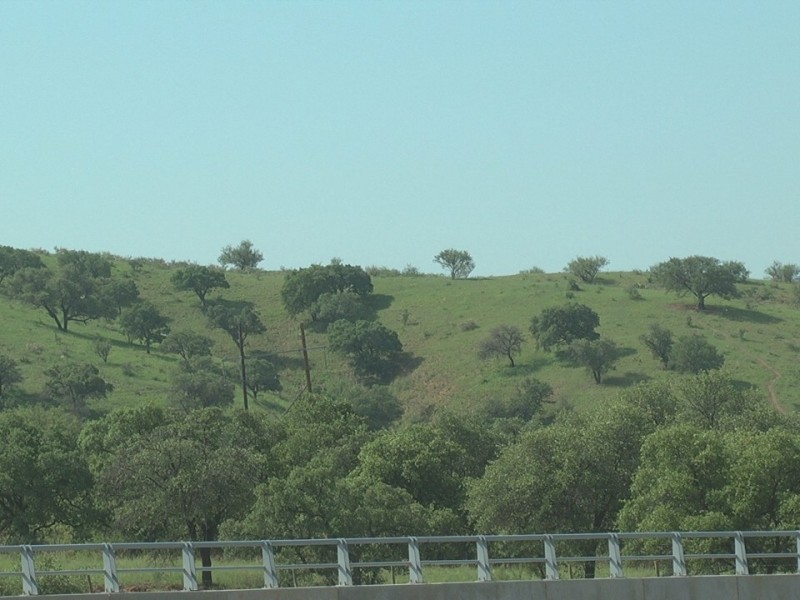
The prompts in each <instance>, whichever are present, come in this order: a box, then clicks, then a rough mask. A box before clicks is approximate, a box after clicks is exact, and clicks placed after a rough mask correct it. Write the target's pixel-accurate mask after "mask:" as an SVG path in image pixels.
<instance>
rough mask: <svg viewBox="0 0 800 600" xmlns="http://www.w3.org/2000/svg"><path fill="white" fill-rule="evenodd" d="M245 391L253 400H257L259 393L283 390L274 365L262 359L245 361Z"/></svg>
mask: <svg viewBox="0 0 800 600" xmlns="http://www.w3.org/2000/svg"><path fill="white" fill-rule="evenodd" d="M247 389H248V390H250V393H251V394H252V395H253V400H258V394H259V393H260V392H265V391H273V392H277V391H280V390H281V389H283V388H282V387H281V381H280V378H279V376H278V368H277V367H276V366H275V364H274V363H272V362H271V361H269V360H266V359H264V358H249V359H247Z"/></svg>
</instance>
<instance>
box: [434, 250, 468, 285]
mask: <svg viewBox="0 0 800 600" xmlns="http://www.w3.org/2000/svg"><path fill="white" fill-rule="evenodd" d="M433 262H435V263H437V264H439V265H440V266H441V267H442V268H443V269H445V270H447V271H450V279H466V278H467V277H469V274H470V273H472V271H473V269H475V261H474V260H472V256H471V255H470V253H469V252H467V251H466V250H456V249H455V248H448V249H447V250H442V251H441V252H439V254H437V255H436V256H434V257H433Z"/></svg>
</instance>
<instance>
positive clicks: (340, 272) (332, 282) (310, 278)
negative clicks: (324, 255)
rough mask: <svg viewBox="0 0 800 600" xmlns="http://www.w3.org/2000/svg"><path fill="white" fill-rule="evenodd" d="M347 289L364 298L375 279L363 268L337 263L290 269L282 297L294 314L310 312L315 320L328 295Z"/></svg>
mask: <svg viewBox="0 0 800 600" xmlns="http://www.w3.org/2000/svg"><path fill="white" fill-rule="evenodd" d="M344 292H351V293H353V294H356V295H357V296H358V297H359V298H362V299H363V298H365V297H367V296H368V295H369V294H371V293H372V279H371V278H370V276H369V274H368V273H367V272H366V271H364V269H362V268H361V267H356V266H353V265H343V264H341V263H338V262H334V263H331V264H329V265H325V266H323V265H311V266H310V267H307V268H304V269H295V270H292V271H289V272H287V273H286V276H285V278H284V280H283V286H282V287H281V300H283V305H284V306H285V307H286V310H287V311H288V313H289V314H290V315H292V316H295V315H298V314H300V313H302V312H305V311H309V313H310V316H311V320H312V321H313V320H316V319H317V310H319V309H320V308H321V307H320V306H319V305H318V304H317V303H318V301H319V300H320V298H321V297H322V296H323V295H324V294H337V293H344Z"/></svg>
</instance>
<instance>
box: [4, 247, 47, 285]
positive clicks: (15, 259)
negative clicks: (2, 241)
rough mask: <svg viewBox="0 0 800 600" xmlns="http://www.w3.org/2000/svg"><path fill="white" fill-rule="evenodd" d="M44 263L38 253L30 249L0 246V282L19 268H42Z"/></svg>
mask: <svg viewBox="0 0 800 600" xmlns="http://www.w3.org/2000/svg"><path fill="white" fill-rule="evenodd" d="M42 268H44V263H43V262H42V259H41V258H39V255H38V254H36V253H34V252H31V251H30V250H18V249H17V248H12V247H11V246H0V283H3V280H4V279H5V278H6V277H11V276H12V275H14V273H16V272H17V271H19V270H21V269H42Z"/></svg>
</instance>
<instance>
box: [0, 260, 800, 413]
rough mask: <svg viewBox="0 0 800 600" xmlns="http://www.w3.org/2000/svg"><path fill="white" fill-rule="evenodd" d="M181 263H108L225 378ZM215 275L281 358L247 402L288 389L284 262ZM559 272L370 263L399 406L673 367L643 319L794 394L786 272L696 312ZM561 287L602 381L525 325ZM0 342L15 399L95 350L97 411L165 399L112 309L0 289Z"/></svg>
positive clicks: (324, 367) (789, 404)
mask: <svg viewBox="0 0 800 600" xmlns="http://www.w3.org/2000/svg"><path fill="white" fill-rule="evenodd" d="M43 258H44V259H45V261H52V259H53V257H52V256H44V257H43ZM181 266H184V265H180V264H166V263H164V262H161V261H158V260H147V261H144V262H143V264H142V265H141V266H140V267H137V269H134V268H133V267H132V266H131V264H130V263H129V262H128V261H127V260H124V259H121V258H114V271H115V273H114V275H115V276H117V277H130V278H132V279H133V280H134V281H135V282H136V284H137V286H138V288H139V290H140V292H141V296H142V298H144V299H147V300H150V301H151V302H153V303H155V304H156V305H157V306H158V307H159V309H160V310H161V311H162V312H163V313H164V314H165V315H167V316H168V317H169V318H170V319H171V323H170V324H171V326H172V328H173V329H190V330H196V331H202V332H203V333H205V334H207V335H209V336H211V337H212V338H213V339H214V340H215V346H214V356H215V358H217V359H219V360H221V361H223V362H224V364H226V365H229V366H230V369H231V374H232V376H234V378H235V374H236V368H237V367H236V365H237V363H236V360H237V359H236V356H237V355H236V349H235V347H234V345H233V343H232V341H231V340H230V339H229V338H228V337H227V335H226V334H224V333H223V332H221V331H219V330H214V329H211V328H209V326H208V323H207V321H206V318H205V316H204V315H203V313H202V312H201V310H200V303H199V301H198V299H197V297H196V296H195V295H194V294H192V293H190V292H178V291H176V290H175V289H174V287H173V286H172V284H171V283H170V275H171V274H172V273H173V272H174V271H175V270H176V269H178V268H180V267H181ZM226 277H227V279H228V281H229V282H230V286H231V287H230V289H227V290H221V293H218V292H220V290H214V291H213V292H212V293H211V297H212V298H214V297H217V296H221V297H223V298H226V299H231V300H247V301H250V302H252V303H253V304H254V305H255V307H256V309H257V310H258V311H259V312H260V314H261V317H262V320H263V322H264V323H265V325H266V327H267V332H266V333H265V334H263V335H259V336H255V337H253V338H252V339H251V340H250V341H249V343H248V347H249V348H251V349H265V350H270V351H272V352H275V353H278V354H279V355H280V356H281V357H282V358H283V363H284V364H283V365H282V371H281V380H282V383H283V387H284V389H283V391H282V392H281V393H280V394H272V395H270V394H264V395H263V397H262V396H259V402H258V405H260V406H261V407H262V408H265V409H277V410H280V409H282V408H284V407H286V406H288V405H289V404H290V403H291V402H292V401H293V400H294V399H295V398H296V397H297V395H298V393H299V392H300V391H301V390H302V389H303V386H304V381H305V378H304V373H303V369H302V362H301V360H300V352H299V348H300V339H299V325H298V322H297V321H295V320H293V319H291V318H290V317H289V316H288V315H287V313H286V311H285V310H284V308H283V306H282V304H281V301H280V289H281V285H282V282H283V273H282V272H267V271H254V272H247V273H238V272H233V271H229V272H227V273H226ZM569 282H570V277H569V276H567V275H566V274H563V273H559V274H520V275H515V276H507V277H495V278H479V279H466V280H451V279H449V278H446V277H442V276H433V275H424V276H374V277H373V284H374V295H373V298H372V299H371V302H372V307H373V308H374V309H375V312H376V314H377V316H378V318H379V319H380V321H381V322H382V323H383V324H385V325H386V326H387V327H390V328H391V329H394V330H396V331H397V332H398V334H399V336H400V339H401V341H402V342H403V345H404V349H405V351H406V352H407V353H408V355H409V358H410V361H409V362H410V364H411V365H412V367H413V368H411V369H410V370H409V371H408V372H407V373H404V374H403V375H401V376H400V377H398V378H397V379H396V380H395V381H394V382H393V383H392V384H391V389H392V391H393V392H394V393H395V394H396V395H397V396H398V398H400V400H401V401H402V403H403V405H404V407H405V409H406V418H408V419H416V418H420V417H424V416H425V415H427V414H430V412H431V411H433V410H435V409H436V408H437V407H442V406H450V407H453V408H455V409H457V410H470V409H473V408H475V407H478V406H480V405H481V404H482V403H483V402H485V401H486V400H487V399H490V398H493V397H502V396H504V395H508V394H509V393H511V392H512V391H513V390H514V389H515V387H516V386H517V384H518V383H519V381H520V380H521V379H522V378H524V377H526V376H535V377H536V378H538V379H541V380H543V381H545V382H547V383H549V384H550V385H552V386H553V388H554V390H555V400H556V401H557V402H559V403H568V404H570V405H573V406H575V407H576V408H579V409H580V408H581V407H583V406H586V405H588V404H592V403H596V402H600V401H602V400H603V399H604V398H608V397H610V396H613V395H616V394H617V393H618V392H619V391H620V390H621V389H624V388H625V387H628V386H631V385H634V384H635V383H637V382H639V381H645V380H648V379H655V378H664V377H674V376H675V375H674V373H671V372H667V371H663V370H662V369H661V368H660V366H659V363H658V361H656V360H655V359H654V358H652V356H651V355H650V353H649V352H648V351H647V350H646V349H645V348H644V346H643V345H642V343H641V342H640V341H639V336H640V335H641V334H642V333H644V332H645V330H646V329H647V327H648V326H649V324H651V323H659V324H660V325H662V326H664V327H666V328H668V329H670V330H672V332H673V334H674V335H675V336H676V337H680V336H683V335H691V334H701V335H704V336H705V337H706V338H707V339H708V340H709V341H710V342H712V343H713V344H714V345H715V346H716V347H717V348H718V349H719V350H720V351H721V352H723V353H724V355H725V359H726V362H725V370H726V371H728V372H729V373H731V374H732V375H733V377H734V378H735V379H736V380H738V381H741V382H746V383H750V384H753V385H755V386H758V388H759V389H761V390H762V391H763V393H764V396H765V398H768V397H769V396H770V393H772V395H773V401H774V402H775V403H776V404H777V406H778V407H780V408H782V409H786V410H795V409H797V408H798V406H800V385H798V383H800V372H798V369H797V359H798V352H800V310H798V308H797V306H795V305H794V304H793V303H792V299H793V297H794V296H793V290H792V288H791V286H790V285H789V284H775V283H772V282H766V281H750V282H749V283H747V284H744V285H741V286H740V291H741V292H742V296H741V298H739V299H736V300H731V301H726V300H720V299H718V298H715V297H711V298H709V301H708V309H707V310H706V311H703V312H698V311H696V310H694V308H693V304H692V302H691V299H690V298H679V297H676V296H675V295H673V294H667V293H665V292H664V291H662V290H659V289H655V288H653V287H652V286H650V285H649V284H648V281H647V274H646V273H602V274H601V276H600V277H599V278H598V280H597V282H596V283H594V284H591V285H589V284H581V289H580V290H579V291H569ZM568 296H572V300H573V301H575V302H581V303H583V304H586V305H588V306H589V307H591V308H592V309H593V310H595V311H596V312H597V313H598V314H599V315H600V327H599V329H598V331H599V333H600V334H601V336H603V337H607V338H610V339H612V340H614V341H615V342H617V344H618V345H619V346H620V347H622V348H623V349H624V350H625V356H624V357H623V358H622V359H621V360H620V361H619V363H618V366H617V369H616V370H615V371H613V372H611V373H609V374H608V376H607V377H606V379H605V381H604V383H603V384H602V385H596V384H595V383H594V382H593V380H592V378H591V376H590V375H588V374H587V373H586V372H585V371H584V370H583V369H581V368H577V367H573V366H570V365H567V364H565V363H563V362H559V361H558V359H557V358H556V357H555V356H554V355H552V354H549V353H545V352H543V351H540V350H537V349H536V347H535V344H534V343H533V341H532V340H531V339H530V335H529V334H528V325H529V323H530V319H531V317H532V316H534V315H537V314H538V313H539V312H541V310H542V309H544V308H547V307H550V306H556V305H559V304H563V303H565V302H567V301H568ZM637 296H638V297H637ZM500 324H510V325H516V326H517V327H519V328H521V329H522V330H523V331H524V332H525V333H526V335H527V338H528V340H527V342H526V343H525V344H524V345H523V349H522V353H521V355H520V356H519V359H518V360H517V366H516V367H514V368H511V367H509V366H508V365H507V362H504V361H503V360H501V359H497V360H491V361H480V360H479V359H478V358H477V355H476V349H477V345H478V343H479V341H480V340H481V339H482V338H484V337H486V335H488V333H489V331H490V330H491V329H492V328H493V327H495V326H497V325H500ZM98 337H100V338H105V339H108V340H109V341H111V342H112V344H113V349H112V351H111V354H110V356H109V357H108V362H107V364H103V362H102V361H101V359H100V358H99V357H98V356H97V355H96V354H95V353H94V351H93V343H94V340H95V339H96V338H98ZM307 341H308V346H309V348H310V360H311V369H312V381H313V385H314V386H315V387H320V386H322V387H325V386H329V387H335V386H336V385H337V384H338V383H339V382H341V381H342V380H347V381H350V380H352V375H351V374H350V370H349V368H348V367H347V365H346V364H345V363H343V362H342V361H341V360H340V359H339V358H338V357H337V356H335V355H334V354H333V353H331V352H330V351H328V350H327V348H326V343H327V340H326V336H325V335H324V334H322V333H318V332H314V331H308V332H307ZM0 354H6V355H9V356H11V357H13V358H14V359H15V360H17V362H18V363H19V366H20V370H21V371H22V374H23V377H24V381H23V382H22V383H21V385H20V386H19V389H18V391H17V392H16V393H17V395H18V396H19V397H22V398H23V399H24V398H25V397H29V398H34V397H37V396H38V395H39V394H40V393H41V391H42V388H43V385H44V381H45V377H44V375H43V372H44V371H45V370H46V369H47V368H49V367H51V366H52V365H55V364H58V363H59V362H63V361H66V360H75V361H81V362H91V363H93V364H95V365H96V366H97V367H98V368H99V369H100V371H101V374H102V376H103V377H104V378H105V379H106V380H107V381H109V382H111V383H112V384H113V385H114V388H115V389H114V392H113V393H112V394H111V395H110V396H109V398H108V399H105V400H102V401H98V402H95V403H94V404H92V408H93V409H94V410H96V411H98V412H105V411H107V410H110V409H111V408H114V407H118V406H130V405H134V404H136V403H140V402H143V401H155V402H163V401H165V399H166V397H167V395H168V385H169V383H168V381H169V377H170V373H171V371H172V369H173V368H174V366H175V364H176V362H177V360H178V358H177V357H176V356H174V355H167V354H164V353H161V352H160V351H159V350H158V348H157V347H156V348H155V350H154V351H153V352H152V354H149V355H148V354H146V353H145V351H144V348H142V347H140V346H138V345H131V344H129V343H128V341H127V340H126V338H125V336H124V335H122V334H121V333H120V332H119V331H118V330H117V327H116V324H115V323H114V322H106V321H91V322H89V323H87V324H85V325H84V324H80V323H75V324H73V325H72V326H71V329H70V331H69V332H60V331H58V330H57V329H56V327H55V325H54V323H53V321H52V319H50V318H49V317H48V315H47V314H46V313H45V312H44V311H43V310H37V309H34V308H32V307H30V306H27V305H23V304H20V303H17V302H12V301H9V300H8V299H7V298H4V297H0ZM237 399H238V396H237ZM239 401H240V400H239Z"/></svg>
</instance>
